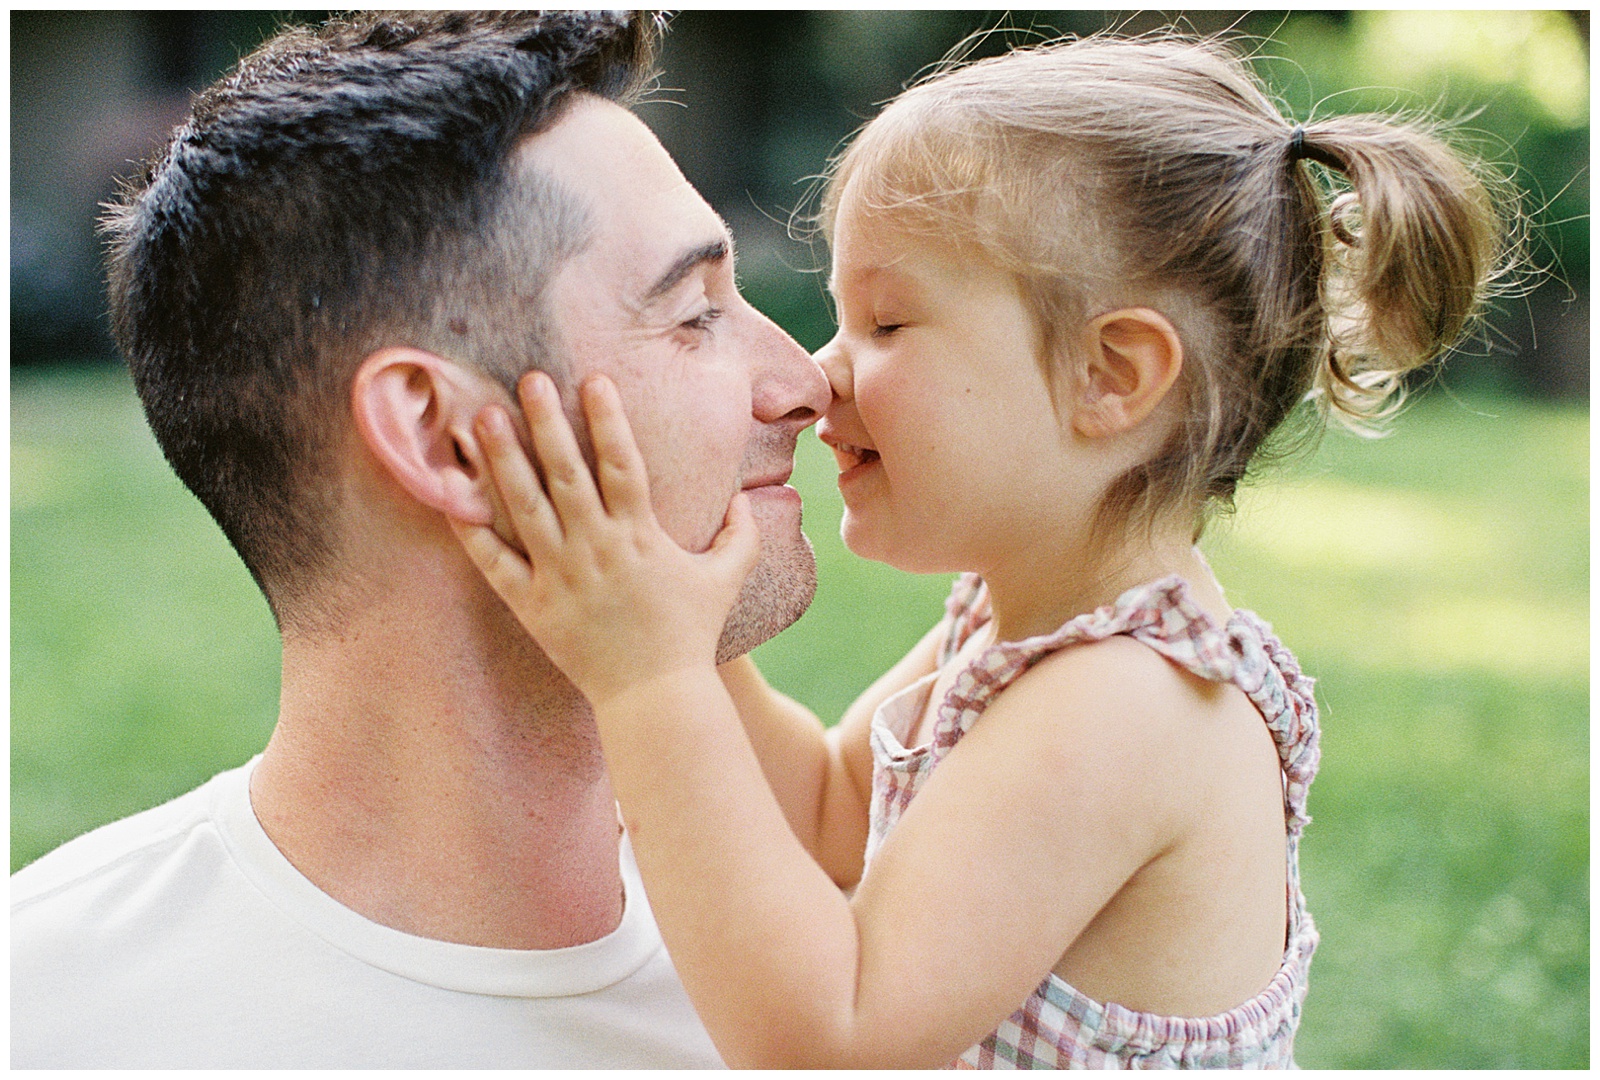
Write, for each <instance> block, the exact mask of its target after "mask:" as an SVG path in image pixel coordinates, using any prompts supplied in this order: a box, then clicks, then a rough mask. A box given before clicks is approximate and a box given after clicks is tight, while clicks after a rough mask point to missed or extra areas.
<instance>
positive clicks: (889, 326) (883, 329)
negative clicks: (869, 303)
mask: <svg viewBox="0 0 1600 1080" xmlns="http://www.w3.org/2000/svg"><path fill="white" fill-rule="evenodd" d="M904 326H905V323H897V322H889V323H875V324H873V327H872V336H873V337H875V338H886V337H888V336H889V335H890V334H893V333H894V332H895V331H896V330H899V329H902V328H903V327H904Z"/></svg>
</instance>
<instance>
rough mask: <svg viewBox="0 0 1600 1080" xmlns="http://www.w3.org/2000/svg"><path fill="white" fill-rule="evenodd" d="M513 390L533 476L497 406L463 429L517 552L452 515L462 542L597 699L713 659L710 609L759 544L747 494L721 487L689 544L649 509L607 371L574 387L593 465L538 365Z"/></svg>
mask: <svg viewBox="0 0 1600 1080" xmlns="http://www.w3.org/2000/svg"><path fill="white" fill-rule="evenodd" d="M518 391H519V396H520V397H521V400H522V408H523V411H524V412H525V413H526V414H527V418H528V424H529V427H530V429H531V432H532V435H533V447H534V453H535V454H536V455H537V457H538V461H539V464H540V466H541V467H542V469H543V472H544V477H545V481H544V484H543V485H542V486H541V484H540V482H539V477H538V476H537V475H535V473H534V470H533V466H532V464H531V463H530V462H529V460H528V457H527V455H526V454H525V453H524V452H523V449H522V445H521V443H520V442H519V441H518V439H517V436H516V433H515V431H514V429H513V427H512V421H511V416H510V414H509V413H507V412H506V410H504V409H502V408H499V407H497V406H489V407H487V408H485V409H484V410H483V412H482V413H480V414H479V415H478V417H477V420H476V430H477V434H478V438H479V439H480V441H481V444H482V446H483V448H484V453H485V455H486V457H487V459H488V464H489V471H490V476H491V477H492V479H493V481H494V485H495V488H496V490H497V491H498V492H499V495H500V499H501V502H502V504H503V505H504V506H505V509H506V514H507V516H508V517H509V519H510V523H511V527H512V528H513V529H514V530H515V532H516V535H517V539H518V540H519V541H520V542H521V544H522V546H523V548H524V550H525V551H526V552H527V555H526V556H524V555H523V554H522V552H519V551H517V550H516V549H515V548H513V547H512V546H511V545H510V544H507V543H506V542H505V541H504V540H502V539H501V538H500V536H499V535H497V534H496V533H495V531H494V530H493V528H491V527H489V526H483V525H471V524H467V523H464V522H460V521H455V520H452V521H451V526H452V528H453V529H454V530H455V533H456V536H457V537H458V538H459V539H460V541H461V545H462V547H463V548H464V549H465V550H466V552H467V555H468V556H469V557H470V558H471V559H472V561H473V562H474V563H475V564H476V565H477V566H478V569H479V570H481V571H482V572H483V575H484V577H485V578H486V579H488V581H489V584H490V585H491V586H492V587H493V588H494V590H495V592H497V593H499V594H500V596H501V598H502V599H503V600H505V602H506V604H507V605H508V606H509V607H510V608H511V610H512V612H513V613H515V615H516V616H517V619H518V620H519V621H520V622H521V623H522V625H523V626H524V627H526V628H527V630H528V633H530V634H531V635H533V639H534V640H535V641H536V642H538V644H539V647H540V648H541V649H543V650H544V652H545V654H546V655H547V656H549V657H550V659H551V661H552V662H554V663H555V665H556V666H557V667H559V668H560V669H561V671H562V672H563V673H564V674H565V675H566V676H567V678H569V679H571V680H572V682H573V683H574V685H576V686H577V687H578V689H579V690H581V691H582V692H583V694H584V695H585V696H586V697H587V698H588V699H589V701H590V703H591V704H593V705H595V706H596V707H597V708H598V707H599V706H600V704H601V703H602V702H603V701H605V700H607V699H609V698H611V697H612V696H614V695H616V694H618V693H620V692H621V691H623V690H627V689H629V688H632V687H638V686H640V685H642V684H646V683H650V682H654V681H656V680H658V679H662V678H671V677H672V676H673V675H675V674H677V673H680V672H685V671H689V670H696V669H698V670H703V671H707V672H709V671H711V670H713V667H714V664H715V661H716V648H717V641H718V639H719V638H720V637H721V634H722V626H723V623H724V621H725V620H726V619H727V616H728V612H729V611H730V610H731V609H732V607H733V604H734V601H735V599H736V598H737V597H738V594H739V589H740V587H741V586H742V585H743V583H744V579H745V577H746V576H747V575H748V574H749V572H750V569H751V568H752V567H753V566H754V565H755V562H756V558H757V555H758V554H759V550H760V533H759V530H758V529H757V527H756V524H755V519H754V518H753V517H752V515H751V512H750V506H749V498H748V496H746V495H744V494H742V493H741V494H738V495H736V496H734V498H733V501H732V503H730V504H729V507H728V513H727V517H726V518H725V519H724V523H723V528H722V531H721V532H719V533H718V534H717V536H716V538H715V539H714V540H713V541H712V544H711V548H710V549H709V550H708V551H706V552H705V553H704V554H702V555H695V554H691V553H690V552H687V551H685V550H684V549H683V548H681V547H679V546H678V544H677V543H676V542H675V541H674V540H673V539H672V537H670V536H668V535H667V534H666V532H665V531H664V530H663V529H662V528H661V526H660V524H659V523H658V522H657V521H656V516H655V512H654V510H653V509H652V508H651V505H650V485H649V480H648V478H647V476H646V473H645V467H644V461H643V459H642V458H641V457H640V456H639V449H638V447H637V446H636V445H635V443H634V441H633V433H632V431H631V429H630V428H629V426H628V421H627V418H626V417H625V416H624V415H623V411H622V403H621V400H620V399H619V397H618V395H617V391H616V387H615V386H614V385H613V384H612V383H611V381H610V380H609V379H607V378H605V377H604V376H596V377H594V378H591V379H589V380H587V381H586V382H585V383H584V384H583V386H582V387H581V388H580V389H579V396H580V399H581V401H582V404H583V410H584V416H585V418H586V419H587V420H588V424H589V435H590V439H591V442H592V444H593V446H594V454H595V470H594V473H592V474H591V472H590V470H589V467H588V466H587V464H585V462H584V460H583V457H582V455H581V454H580V453H579V450H578V442H577V439H576V438H575V437H574V436H573V433H572V428H571V426H570V425H568V423H567V419H566V416H565V414H564V413H563V412H562V409H561V402H560V398H559V395H558V394H557V393H556V389H555V385H554V384H553V383H552V382H551V380H550V378H549V376H547V375H545V374H543V373H542V372H532V373H530V374H528V375H525V376H524V377H523V379H522V381H521V383H520V384H519V385H518ZM597 478H598V482H597Z"/></svg>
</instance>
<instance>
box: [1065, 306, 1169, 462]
mask: <svg viewBox="0 0 1600 1080" xmlns="http://www.w3.org/2000/svg"><path fill="white" fill-rule="evenodd" d="M1080 344H1081V345H1082V347H1083V354H1084V356H1085V357H1086V361H1085V363H1084V367H1083V380H1082V382H1081V384H1080V386H1079V390H1078V400H1077V401H1076V402H1075V403H1074V405H1075V407H1074V409H1073V413H1072V425H1073V427H1074V428H1075V429H1076V430H1077V432H1078V433H1079V434H1080V435H1085V436H1087V437H1089V438H1103V437H1104V436H1107V435H1115V434H1117V433H1119V432H1123V431H1127V430H1129V429H1130V428H1133V427H1136V426H1137V425H1138V424H1139V423H1140V422H1141V421H1143V420H1144V418H1145V417H1147V416H1149V415H1150V413H1151V412H1152V411H1154V410H1155V407H1156V406H1157V405H1159V404H1161V400H1162V399H1163V398H1164V397H1166V395H1167V391H1168V390H1171V389H1172V384H1173V383H1175V382H1177V381H1178V375H1179V374H1180V373H1181V372H1182V371H1183V343H1182V342H1180V341H1179V340H1178V331H1177V330H1176V329H1174V328H1173V325H1172V323H1171V322H1170V321H1169V320H1168V319H1167V317H1166V316H1165V315H1163V314H1161V312H1159V311H1156V310H1154V309H1152V308H1120V309H1118V310H1116V311H1110V312H1107V313H1106V314H1104V315H1100V316H1097V317H1096V318H1094V319H1091V320H1090V321H1089V324H1088V325H1087V326H1085V327H1084V329H1083V337H1082V339H1081V341H1080Z"/></svg>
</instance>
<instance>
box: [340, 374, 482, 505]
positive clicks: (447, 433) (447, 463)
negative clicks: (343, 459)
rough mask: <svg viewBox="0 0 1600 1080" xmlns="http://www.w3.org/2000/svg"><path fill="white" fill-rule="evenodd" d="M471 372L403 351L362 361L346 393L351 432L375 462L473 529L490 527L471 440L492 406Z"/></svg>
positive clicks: (478, 451)
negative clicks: (480, 414) (348, 394)
mask: <svg viewBox="0 0 1600 1080" xmlns="http://www.w3.org/2000/svg"><path fill="white" fill-rule="evenodd" d="M489 386H490V384H489V382H488V380H486V379H485V378H484V377H483V376H482V375H480V374H479V373H477V372H476V371H472V370H469V369H467V368H464V367H462V366H461V365H460V364H457V363H455V362H453V361H450V360H446V359H444V358H443V357H441V356H437V355H435V354H434V353H430V352H426V351H424V350H422V349H413V348H410V347H406V346H396V347H390V348H385V349H379V350H378V351H377V352H375V353H373V354H371V355H370V356H368V357H367V358H366V359H365V360H363V361H362V362H361V366H360V367H359V368H357V369H356V376H355V381H354V384H353V386H352V388H351V405H352V410H353V412H354V413H355V421H356V429H357V430H358V431H359V432H360V433H361V439H362V441H363V442H365V443H366V445H367V449H368V450H369V451H371V453H372V455H373V457H374V458H376V459H377V461H378V462H379V463H380V464H381V465H382V467H383V468H384V470H385V471H387V472H388V473H389V475H390V476H392V477H393V478H394V479H395V481H396V482H397V483H399V485H400V486H401V487H402V488H404V489H405V490H406V492H407V493H409V494H410V495H411V497H412V498H414V499H416V500H417V502H419V503H422V504H423V505H424V506H428V507H431V508H433V509H435V510H437V511H439V512H440V513H442V514H446V515H448V516H449V517H453V518H455V519H457V520H458V521H465V522H469V523H471V524H475V525H490V524H493V522H494V504H493V502H492V496H491V489H492V487H493V483H492V481H491V480H490V477H489V475H488V473H487V471H486V470H485V469H484V467H483V462H484V456H483V453H482V451H481V449H480V448H479V446H478V442H477V437H476V435H474V433H473V427H472V422H473V418H474V417H476V416H477V414H478V410H480V409H481V408H483V406H484V405H487V404H489V402H490V401H491V400H493V398H492V396H491V392H490V389H489Z"/></svg>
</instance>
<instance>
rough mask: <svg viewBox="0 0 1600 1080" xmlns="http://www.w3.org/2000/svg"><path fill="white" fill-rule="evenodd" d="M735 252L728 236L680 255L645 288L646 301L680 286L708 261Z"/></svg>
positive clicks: (656, 298) (717, 260) (657, 298)
mask: <svg viewBox="0 0 1600 1080" xmlns="http://www.w3.org/2000/svg"><path fill="white" fill-rule="evenodd" d="M732 254H733V244H732V243H730V242H729V241H728V239H727V237H722V238H719V239H717V240H713V241H711V242H710V243H707V244H701V245H700V246H699V247H696V248H691V249H689V250H688V251H686V252H684V253H683V254H682V255H680V256H678V259H677V261H676V262H674V263H673V264H672V265H671V266H670V267H668V268H667V272H666V273H664V274H662V275H661V276H660V277H659V278H657V279H656V281H655V284H653V285H651V286H650V288H648V289H646V290H645V294H644V303H646V304H648V303H650V302H651V301H653V300H659V299H660V298H661V297H663V296H665V295H666V294H667V293H669V292H671V291H672V290H673V289H675V288H676V287H677V286H678V283H679V282H681V281H682V280H683V279H684V278H686V277H688V276H689V275H690V274H692V273H694V271H695V270H696V269H697V268H698V267H700V266H703V265H704V264H706V263H712V262H721V261H722V260H723V259H726V258H727V257H728V256H730V255H732Z"/></svg>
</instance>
